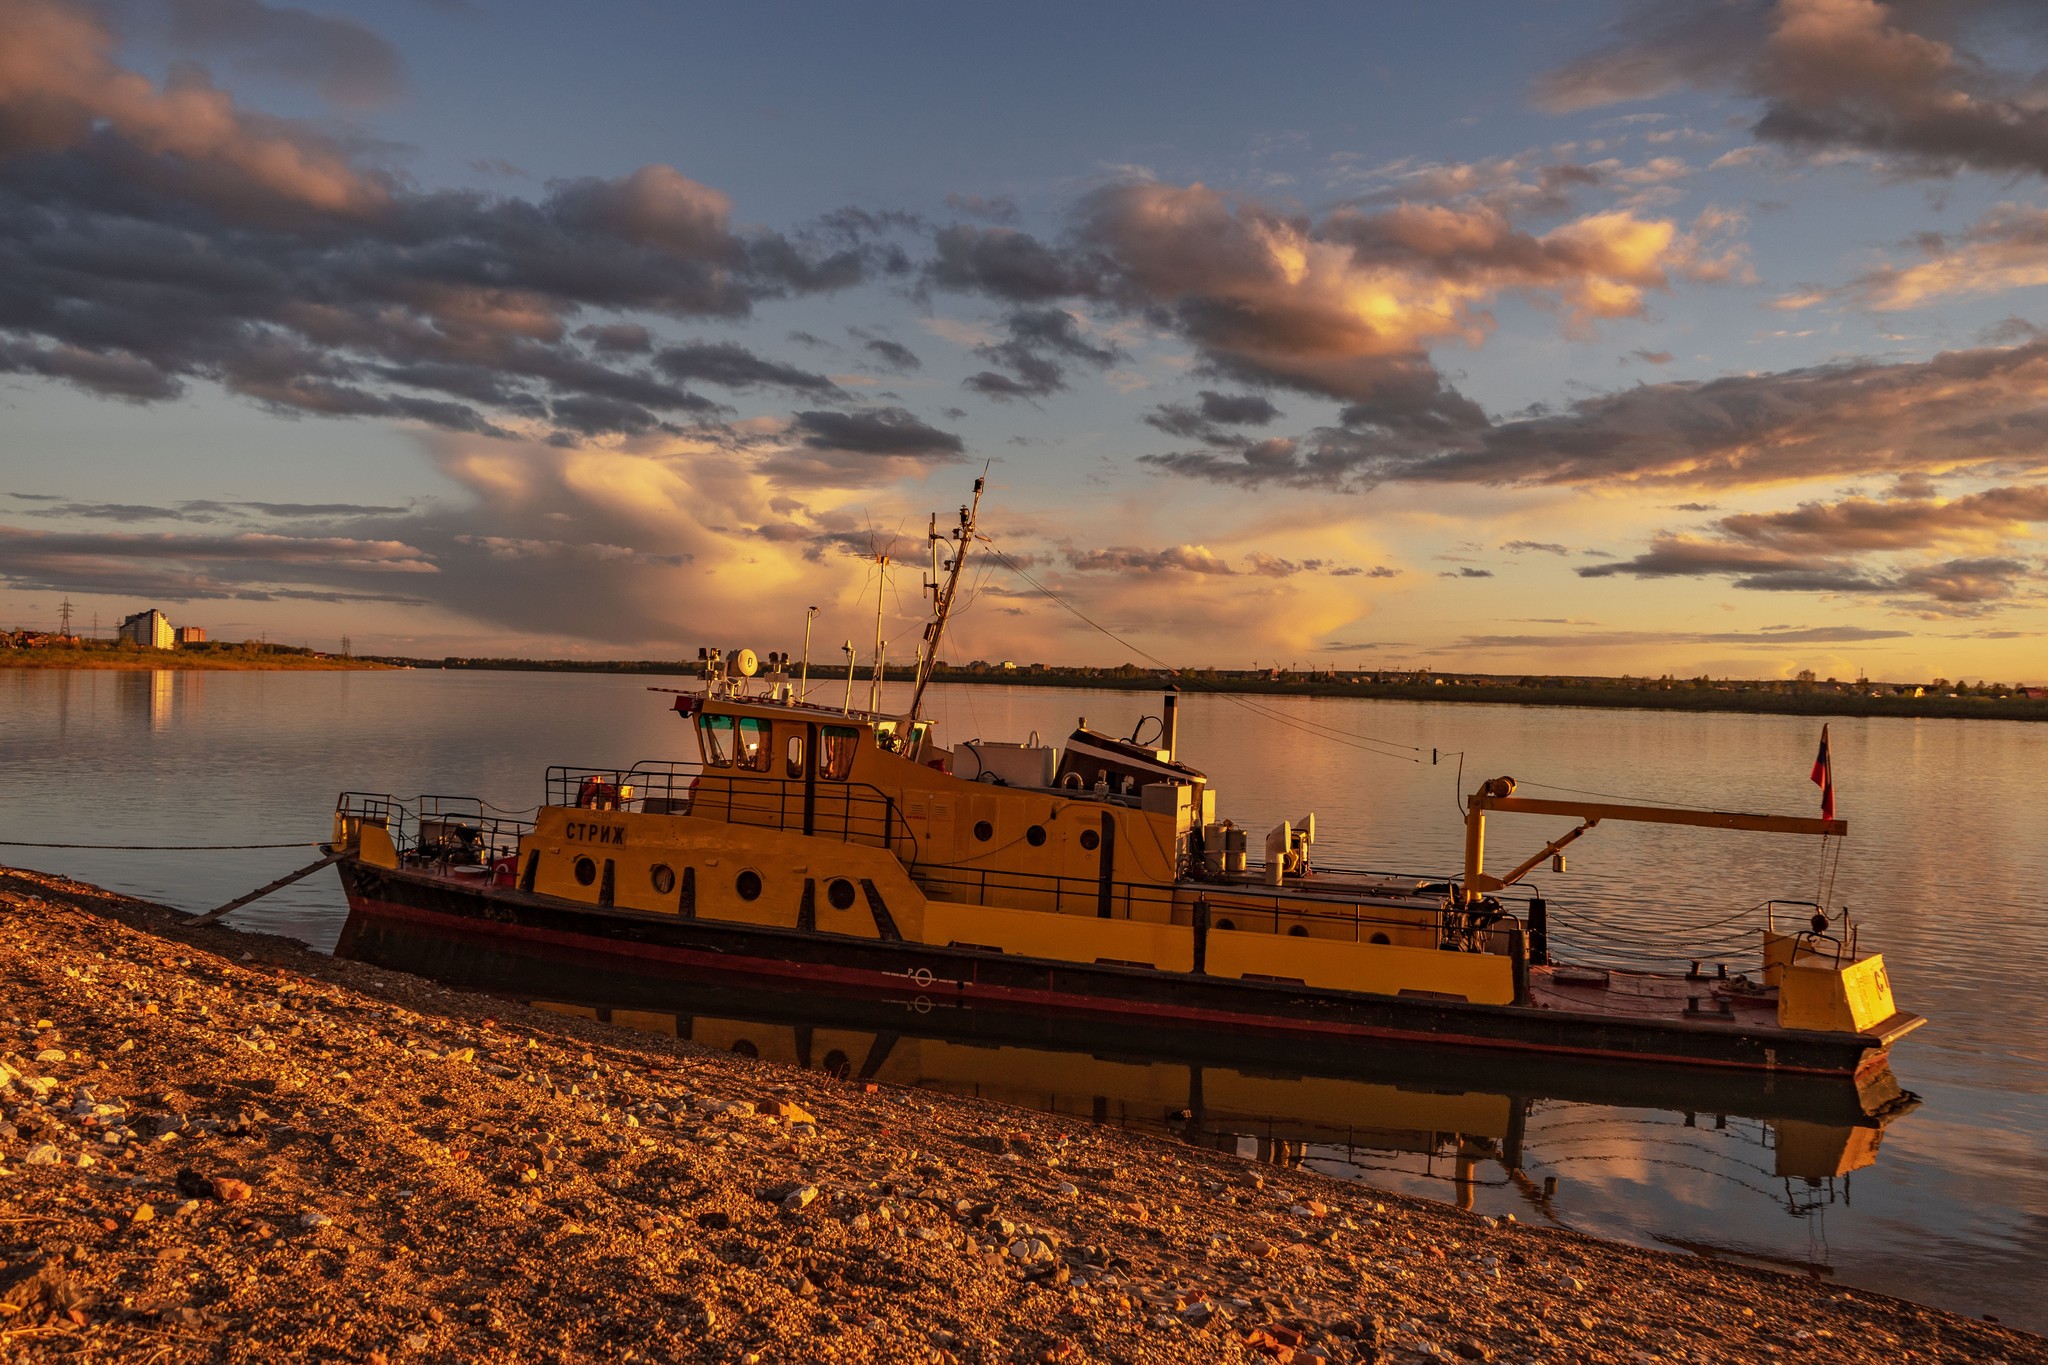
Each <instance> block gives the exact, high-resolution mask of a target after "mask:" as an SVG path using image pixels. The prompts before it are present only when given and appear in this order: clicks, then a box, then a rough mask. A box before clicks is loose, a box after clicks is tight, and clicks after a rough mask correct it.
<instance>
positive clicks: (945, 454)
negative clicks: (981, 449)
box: [791, 408, 966, 461]
mask: <svg viewBox="0 0 2048 1365" xmlns="http://www.w3.org/2000/svg"><path fill="white" fill-rule="evenodd" d="M791 430H792V431H793V432H794V433H795V434H796V435H797V437H798V439H799V441H800V443H801V444H802V445H804V446H805V447H807V448H809V449H811V450H820V451H833V452H840V453H845V454H852V455H875V456H888V457H900V458H905V459H913V460H926V461H950V460H956V459H958V458H959V457H960V455H961V454H962V452H963V451H965V449H966V446H965V444H964V443H963V442H962V441H961V439H960V438H959V437H958V436H955V435H954V434H953V433H952V432H949V431H941V430H939V429H938V428H937V427H934V426H929V425H927V424H926V423H924V422H922V421H920V420H919V419H918V418H916V417H914V416H912V415H911V414H910V413H909V412H907V411H905V410H904V409H902V408H868V409H865V410H863V411H859V412H829V411H826V412H799V413H798V414H796V418H795V420H794V421H793V422H792V423H791Z"/></svg>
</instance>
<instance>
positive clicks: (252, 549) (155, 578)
mask: <svg viewBox="0 0 2048 1365" xmlns="http://www.w3.org/2000/svg"><path fill="white" fill-rule="evenodd" d="M436 572H438V569H437V566H436V565H435V564H434V563H433V561H432V558H431V557H430V556H429V555H428V554H427V553H426V552H424V551H422V550H421V549H419V548H417V547H415V546H413V545H410V544H407V543H405V542H404V541H398V540H363V539H352V538H348V537H339V536H283V535H274V534H263V533H253V532H252V533H247V534H243V535H236V536H202V535H175V534H157V535H137V534H134V533H132V532H43V531H30V530H23V529H21V528H19V527H12V526H0V582H4V583H6V584H7V585H8V586H10V587H14V588H25V589H35V590H47V591H52V592H80V593H85V592H92V593H107V594H115V595H123V596H130V597H148V598H155V599H157V600H160V601H175V602H183V601H194V600H203V599H219V598H241V599H246V600H270V599H278V598H283V599H291V600H312V601H363V602H387V603H399V604H413V605H417V604H419V603H421V602H423V601H424V599H423V598H422V597H420V596H419V594H418V592H417V591H416V590H407V591H400V590H396V589H393V588H382V589H379V588H375V587H370V586H366V585H369V584H374V583H380V582H390V581H391V580H392V579H393V578H394V577H397V578H401V579H404V578H412V577H415V576H424V575H432V574H434V573H436Z"/></svg>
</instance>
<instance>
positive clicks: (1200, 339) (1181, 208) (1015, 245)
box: [922, 180, 1746, 454]
mask: <svg viewBox="0 0 2048 1365" xmlns="http://www.w3.org/2000/svg"><path fill="white" fill-rule="evenodd" d="M1703 223H1704V226H1703V227H1702V228H1697V229H1695V230H1694V231H1689V232H1681V231H1680V230H1679V229H1678V227H1677V225H1676V224H1674V223H1672V222H1670V221H1667V220H1662V219H1653V218H1645V217H1639V216H1637V215H1635V214H1633V213H1631V212H1627V211H1610V212H1605V213H1596V214H1589V215H1586V216H1583V217H1579V218H1575V219H1571V220H1569V221H1567V222H1564V223H1562V224H1559V225H1557V226H1555V227H1553V228H1551V229H1550V230H1548V231H1546V232H1542V233H1535V232H1531V231H1528V230H1525V229H1522V228H1520V227H1517V226H1516V225H1515V224H1514V222H1513V221H1512V220H1511V218H1510V217H1509V216H1508V213H1507V212H1506V211H1504V210H1503V209H1502V208H1500V207H1498V206H1495V205H1492V204H1487V203H1476V202H1475V203H1467V204H1462V205H1458V206H1452V205H1446V204H1416V203H1404V204H1399V205H1396V206H1394V207H1391V208H1385V209H1380V210H1373V211H1367V210H1366V209H1364V208H1361V207H1358V206H1355V205H1344V206H1340V207H1339V208H1337V209H1335V210H1333V211H1332V212H1330V213H1327V214H1325V215H1324V216H1323V217H1322V218H1321V219H1319V220H1317V219H1310V218H1306V217H1303V216H1300V215H1298V214H1293V213H1287V212H1283V211H1281V210H1279V209H1277V208H1275V207H1273V206H1271V205H1268V204H1266V203H1264V202H1262V201H1259V200H1256V199H1253V198H1250V197H1247V196H1242V195H1231V194H1225V193H1223V192H1220V191H1217V190H1213V189H1210V188H1209V187H1207V186H1204V185H1187V186H1178V185H1169V184H1164V183H1161V182H1158V181H1155V180H1143V181H1125V182H1121V183H1118V184H1114V185H1110V186H1106V187H1104V188H1102V189H1099V190H1096V191H1094V192H1092V193H1091V194H1089V195H1087V196H1085V197H1084V198H1083V199H1082V200H1081V201H1080V203H1079V204H1078V205H1077V206H1076V209H1075V212H1074V216H1073V225H1072V230H1071V232H1070V233H1068V234H1067V236H1066V237H1065V238H1064V239H1062V240H1060V241H1056V242H1048V241H1043V240H1040V239H1039V238H1037V237H1034V236H1032V235H1031V234H1029V233H1025V232H1022V231H1019V230H1017V229H1014V228H982V227H976V226H971V225H954V226H952V227H948V228H944V229H941V230H940V231H939V232H937V233H936V234H935V236H934V240H933V245H934V257H933V260H932V262H931V263H930V264H929V265H928V267H927V268H926V270H925V272H924V275H923V277H922V278H923V281H924V284H925V287H926V288H928V289H948V290H958V291H966V292H975V293H980V294H983V295H986V296H989V297H992V298H997V299H1001V300H1004V301H1007V302H1010V303H1015V304H1028V305H1040V306H1042V305H1047V304H1051V303H1054V302H1068V303H1073V304H1079V305H1083V306H1088V307H1091V308H1095V309H1100V310H1108V311H1112V312H1116V313H1121V314H1125V315H1131V316H1135V317H1139V318H1141V319H1143V320H1144V321H1145V322H1146V323H1147V324H1148V325H1152V326H1158V325H1162V324H1163V325H1166V326H1169V327H1171V328H1172V329H1173V330H1174V331H1176V332H1177V333H1178V334H1179V335H1181V336H1182V337H1184V338H1185V339H1186V340H1187V341H1188V342H1190V343H1191V344H1192V345H1193V346H1194V347H1195V349H1196V351H1197V355H1198V365H1197V371H1198V372H1199V373H1201V374H1205V375H1210V376H1214V377H1218V378H1222V379H1227V380H1231V381H1234V382H1236V383H1239V384H1244V385H1249V386H1252V387H1255V388H1262V389H1271V388H1284V389H1292V390H1295V391H1297V392H1301V393H1306V394H1309V395H1312V396H1315V397H1321V398H1334V399H1338V400H1340V401H1343V402H1345V403H1346V404H1347V405H1348V406H1347V409H1346V412H1345V416H1344V421H1345V423H1346V425H1348V426H1351V427H1354V428H1359V429H1373V430H1379V431H1385V432H1388V433H1393V434H1396V435H1407V434H1411V433H1440V432H1443V431H1446V430H1456V429H1467V428H1473V427H1477V426H1481V425H1483V424H1484V421H1485V417H1484V414H1483V413H1482V412H1481V410H1480V409H1479V407H1478V405H1476V404H1475V403H1473V402H1472V401H1471V400H1470V399H1468V398H1466V397H1465V396H1464V395H1462V394H1460V393H1458V392H1457V391H1456V390H1455V389H1454V388H1452V387H1451V386H1450V385H1449V384H1447V383H1446V382H1445V381H1444V379H1443V376H1442V375H1441V374H1440V373H1439V372H1438V370H1437V368H1436V366H1435V364H1434V363H1433V361H1432V360H1431V359H1430V354H1429V352H1430V350H1431V348H1432V347H1435V346H1437V345H1440V344H1444V343H1448V342H1462V343H1464V344H1467V345H1479V344H1481V343H1482V342H1483V341H1484V340H1485V338H1486V336H1487V335H1488V334H1489V333H1490V331H1491V330H1492V327H1493V318H1492V315H1491V313H1490V312H1489V311H1488V309H1489V306H1490V305H1491V304H1492V303H1493V302H1494V301H1495V300H1496V299H1498V298H1500V297H1501V296H1503V295H1507V294H1516V295H1522V296H1525V297H1529V298H1533V299H1535V300H1536V301H1538V302H1539V303H1542V304H1544V305H1546V306H1551V307H1554V308H1556V309H1557V310H1558V311H1559V312H1560V313H1561V314H1562V315H1563V317H1564V325H1565V326H1566V328H1567V329H1568V330H1571V331H1575V332H1576V331H1584V330H1585V329H1586V328H1588V327H1589V326H1591V325H1592V324H1593V323H1595V322H1597V321H1599V320H1602V319H1610V318H1627V317H1636V316H1640V315H1641V314H1642V312H1643V309H1644V307H1645V299H1646V297H1647V296H1648V295H1649V294H1650V293H1651V292H1654V291H1658V290H1662V289H1665V288H1667V287H1668V286H1669V283H1670V281H1671V279H1672V278H1673V277H1674V276H1675V275H1680V274H1684V275H1692V276H1697V277H1699V278H1727V277H1731V276H1733V275H1735V274H1739V273H1741V272H1742V271H1743V270H1744V269H1746V266H1744V265H1743V264H1742V263H1741V260H1740V253H1739V251H1737V250H1733V249H1730V248H1728V247H1725V246H1721V247H1714V248H1709V246H1708V245H1707V242H1708V240H1709V238H1710V237H1716V236H1720V235H1725V234H1726V233H1727V232H1728V231H1730V230H1731V229H1732V227H1733V226H1735V225H1734V224H1733V223H1732V221H1731V220H1729V219H1727V218H1726V217H1725V216H1721V217H1715V218H1712V219H1711V220H1703ZM990 345H991V346H993V347H994V348H996V349H998V350H1002V351H1003V352H1004V355H1003V358H1002V360H1001V361H1000V362H999V368H996V369H991V370H988V371H984V372H982V373H980V374H977V375H975V376H974V377H973V378H972V379H971V380H970V381H969V387H970V388H972V389H974V390H977V391H979V392H982V393H984V394H986V395H988V396H991V397H996V398H1004V399H1013V398H1025V399H1031V398H1039V397H1043V396H1045V395H1047V394H1049V393H1052V392H1054V391H1056V390H1057V389H1058V388H1059V387H1061V385H1062V384H1063V381H1064V376H1063V372H1062V371H1061V369H1060V367H1059V364H1058V361H1057V359H1056V358H1055V357H1054V356H1053V355H1051V354H1050V353H1048V352H1047V351H1045V350H1043V349H1029V348H1027V349H1024V350H1022V351H1019V350H1017V348H1015V347H1014V346H1013V345H1012V343H1011V342H998V343H990ZM1162 418H1163V420H1167V421H1169V422H1170V421H1173V420H1174V417H1173V414H1172V413H1170V412H1166V413H1163V414H1162ZM1210 420H1211V421H1212V422H1213V421H1214V420H1215V419H1210ZM1181 453H1182V454H1188V453H1189V452H1181Z"/></svg>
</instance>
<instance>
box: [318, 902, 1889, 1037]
mask: <svg viewBox="0 0 2048 1365" xmlns="http://www.w3.org/2000/svg"><path fill="white" fill-rule="evenodd" d="M348 900H349V906H350V908H352V909H354V910H355V911H357V912H358V913H360V914H365V915H368V916H370V917H372V918H375V919H383V920H392V921H396V922H398V923H402V924H415V925H420V926H423V927H427V928H431V929H434V930H436V931H438V932H440V933H444V934H448V933H452V934H455V935H457V936H459V937H463V938H470V939H478V940H482V941H486V942H489V941H492V940H503V939H518V940H522V941H524V942H527V943H534V944H546V945H549V946H554V947H562V948H573V949H578V950H581V951H583V952H586V953H591V954H594V955H596V956H599V957H602V958H605V959H608V960H611V961H615V962H620V963H628V964H632V963H646V962H650V961H652V962H661V963H666V964H670V965H673V966H678V967H693V968H698V969H709V970H711V971H714V972H719V973H726V974H731V975H736V976H746V977H756V978H764V979H768V980H776V981H799V982H805V983H809V984H814V985H815V984H818V983H821V982H825V983H832V984H835V985H841V986H846V987H850V988H854V989H857V990H860V991H863V992H875V991H880V992H884V993H890V994H894V993H898V992H904V991H910V990H915V991H917V992H919V993H920V994H923V995H927V996H937V995H941V994H943V995H948V996H950V997H952V998H954V999H960V1000H978V1001H988V1002H991V1003H1003V1004H1010V1005H1018V1006H1025V1007H1029V1008H1032V1009H1036V1010H1040V1011H1051V1010H1061V1011H1066V1012H1070V1013H1080V1014H1086V1015H1092V1016H1096V1017H1100V1018H1104V1019H1120V1018H1141V1019H1149V1020H1175V1021H1180V1022H1185V1023H1195V1024H1209V1025H1217V1024H1221V1025H1229V1026H1231V1027H1233V1028H1241V1029H1242V1028H1249V1029H1254V1030H1257V1031H1258V1032H1260V1033H1263V1034H1270V1035H1273V1036H1277V1037H1297V1038H1373V1039H1386V1040H1391V1041H1400V1042H1410V1043H1442V1044H1449V1045H1453V1046H1460V1047H1477V1048H1485V1049H1488V1050H1490V1051H1505V1052H1538V1053H1544V1054H1546V1055H1564V1056H1575V1057H1601V1058H1606V1059H1608V1060H1619V1061H1633V1062H1645V1063H1650V1064H1653V1065H1656V1064H1663V1065H1673V1066H1715V1067H1722V1068H1724V1069H1727V1070H1731V1071H1764V1070H1776V1071H1779V1072H1783V1073H1787V1074H1795V1075H1815V1076H1847V1075H1850V1074H1852V1070H1851V1069H1846V1068H1838V1067H1796V1066H1779V1067H1776V1068H1767V1067H1761V1066H1756V1065H1754V1064H1753V1063H1748V1062H1739V1061H1723V1060H1719V1059H1716V1058H1708V1057H1691V1056H1685V1055H1682V1054H1665V1053H1653V1052H1620V1051H1615V1050H1613V1049H1608V1048H1590V1047H1563V1046H1556V1045H1552V1044H1548V1043H1525V1042H1519V1041H1516V1040H1515V1039H1512V1038H1491V1037H1478V1036H1475V1035H1470V1034H1462V1033H1436V1032H1422V1031H1419V1030H1412V1029H1397V1028H1384V1027H1374V1026H1371V1025H1367V1024H1345V1023H1338V1022H1335V1021H1332V1022H1328V1023H1320V1022H1312V1021H1308V1020H1295V1019H1279V1018H1275V1017H1274V1016H1272V1015H1265V1014H1255V1013H1248V1012H1239V1011H1233V1010H1216V1009H1198V1008H1194V1007H1191V1006H1186V1005H1162V1004H1151V1003H1148V1002H1145V1001H1138V1000H1115V999H1107V998H1104V997H1102V996H1097V995H1087V994H1081V993H1078V992H1073V991H1055V990H1033V989H1026V988H1022V987H1016V986H994V985H986V984H982V983H978V982H973V981H959V980H955V979H948V978H940V977H934V978H932V979H931V980H930V981H929V982H923V983H920V982H918V981H917V980H916V979H915V978H913V977H912V976H911V975H910V973H909V972H878V971H872V970H869V969H865V968H858V967H833V966H828V965H824V964H820V963H804V962H784V961H782V960H781V959H779V958H768V957H742V956H738V955H735V954H731V953H713V952H701V951H698V950H696V949H692V948H671V947H667V946H664V945H660V944H651V943H635V944H633V945H631V947H630V948H629V949H621V948H620V947H619V946H618V944H617V943H616V942H614V941H613V940H611V939H607V938H605V937H603V936H602V935H597V934H578V933H569V932H565V931H562V930H559V929H543V928H540V927H539V926H537V925H529V924H506V923H503V922H500V921H493V922H492V923H491V925H490V927H489V928H488V929H483V928H479V927H478V926H477V924H476V922H475V921H472V920H470V919H468V918H466V917H464V916H461V915H446V914H442V913H440V912H439V911H435V910H422V909H417V908H414V907H412V906H404V905H394V904H392V903H391V902H389V901H382V900H369V899H365V898H361V897H358V896H357V895H356V894H355V893H354V892H353V891H351V892H350V893H349V897H348ZM1883 1055H1884V1053H1883V1049H1881V1048H1877V1049H1871V1050H1870V1051H1869V1052H1867V1053H1866V1054H1865V1055H1864V1056H1863V1057H1862V1058H1859V1065H1858V1066H1857V1067H1856V1068H1854V1070H1861V1064H1862V1063H1866V1062H1868V1061H1870V1060H1871V1058H1872V1056H1876V1057H1882V1056H1883Z"/></svg>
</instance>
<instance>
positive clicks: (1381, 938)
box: [1366, 934, 1394, 944]
mask: <svg viewBox="0 0 2048 1365" xmlns="http://www.w3.org/2000/svg"><path fill="white" fill-rule="evenodd" d="M1366 941H1367V942H1368V943H1388V944H1390V943H1392V942H1393V941H1394V940H1392V939H1390V938H1388V937H1387V936H1386V935H1385V934H1374V935H1373V936H1372V937H1371V938H1370V939H1367V940H1366Z"/></svg>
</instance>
